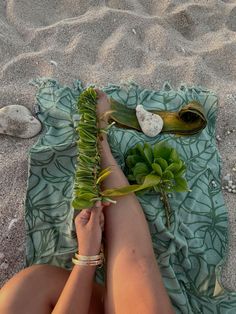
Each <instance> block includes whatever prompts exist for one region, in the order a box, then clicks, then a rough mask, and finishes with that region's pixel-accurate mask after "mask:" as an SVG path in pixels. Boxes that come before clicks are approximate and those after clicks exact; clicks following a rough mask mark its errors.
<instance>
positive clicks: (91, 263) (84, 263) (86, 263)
mask: <svg viewBox="0 0 236 314" xmlns="http://www.w3.org/2000/svg"><path fill="white" fill-rule="evenodd" d="M72 262H73V263H74V264H75V265H80V266H98V265H102V264H103V261H102V260H97V261H80V260H77V259H75V258H72Z"/></svg>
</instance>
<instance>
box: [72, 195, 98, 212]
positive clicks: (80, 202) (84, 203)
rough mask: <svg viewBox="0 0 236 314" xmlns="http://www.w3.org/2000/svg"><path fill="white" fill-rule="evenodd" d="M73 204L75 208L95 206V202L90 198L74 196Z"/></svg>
mask: <svg viewBox="0 0 236 314" xmlns="http://www.w3.org/2000/svg"><path fill="white" fill-rule="evenodd" d="M72 206H73V207H74V208H75V209H83V208H90V207H92V206H93V202H92V201H89V200H85V199H82V198H77V197H76V198H74V200H73V201H72Z"/></svg>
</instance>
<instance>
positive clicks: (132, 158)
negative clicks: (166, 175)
mask: <svg viewBox="0 0 236 314" xmlns="http://www.w3.org/2000/svg"><path fill="white" fill-rule="evenodd" d="M142 161H143V158H142V157H141V156H139V155H129V156H128V157H127V158H126V164H127V166H128V167H129V168H133V167H134V166H135V165H136V164H137V163H138V162H142Z"/></svg>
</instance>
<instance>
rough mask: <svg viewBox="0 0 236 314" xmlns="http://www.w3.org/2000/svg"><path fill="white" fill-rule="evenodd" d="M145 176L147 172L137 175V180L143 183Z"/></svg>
mask: <svg viewBox="0 0 236 314" xmlns="http://www.w3.org/2000/svg"><path fill="white" fill-rule="evenodd" d="M144 178H145V174H138V175H137V176H136V177H135V179H136V180H135V181H136V182H137V183H138V184H142V183H143V180H144Z"/></svg>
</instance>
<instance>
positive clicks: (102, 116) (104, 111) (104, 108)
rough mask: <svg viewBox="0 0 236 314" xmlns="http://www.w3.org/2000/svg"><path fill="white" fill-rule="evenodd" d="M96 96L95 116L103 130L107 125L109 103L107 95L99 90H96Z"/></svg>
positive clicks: (109, 109) (109, 110)
mask: <svg viewBox="0 0 236 314" xmlns="http://www.w3.org/2000/svg"><path fill="white" fill-rule="evenodd" d="M96 93H97V95H98V102H97V116H98V119H99V127H100V128H105V127H106V126H107V125H108V119H109V114H110V112H111V103H110V101H109V98H108V97H107V95H106V94H105V93H104V92H102V91H101V90H99V89H96Z"/></svg>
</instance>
